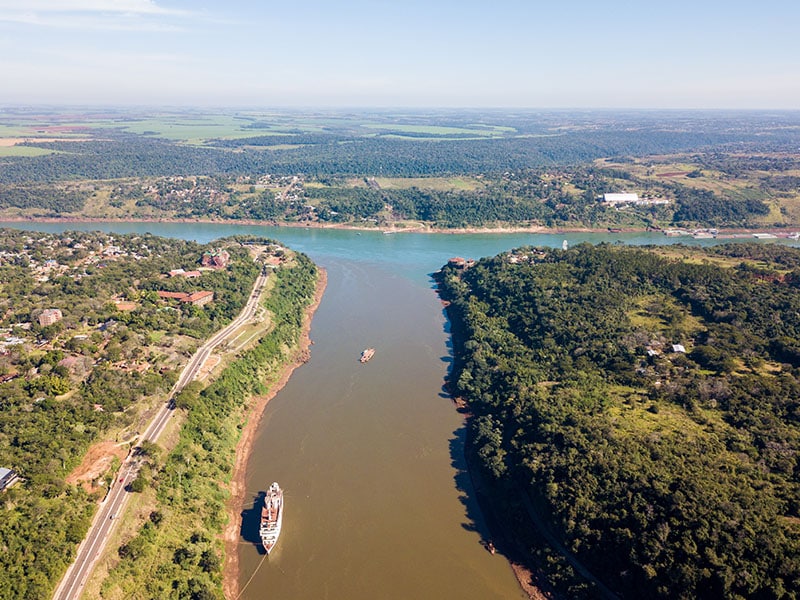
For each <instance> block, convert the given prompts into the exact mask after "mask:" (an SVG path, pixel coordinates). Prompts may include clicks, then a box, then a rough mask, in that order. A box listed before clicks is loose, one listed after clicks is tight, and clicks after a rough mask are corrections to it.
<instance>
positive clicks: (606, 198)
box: [603, 193, 639, 204]
mask: <svg viewBox="0 0 800 600" xmlns="http://www.w3.org/2000/svg"><path fill="white" fill-rule="evenodd" d="M603 202H605V203H606V204H635V203H637V202H639V194H627V193H624V194H618V193H617V194H603Z"/></svg>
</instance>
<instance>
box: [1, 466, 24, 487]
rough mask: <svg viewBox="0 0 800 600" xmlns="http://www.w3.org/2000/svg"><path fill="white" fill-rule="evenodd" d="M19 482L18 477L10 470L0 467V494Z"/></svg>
mask: <svg viewBox="0 0 800 600" xmlns="http://www.w3.org/2000/svg"><path fill="white" fill-rule="evenodd" d="M18 480H19V475H17V474H16V473H15V472H14V471H12V470H11V469H6V468H5V467H0V492H2V491H3V490H4V489H6V488H7V487H11V486H12V485H14V484H15V483H16V482H17V481H18Z"/></svg>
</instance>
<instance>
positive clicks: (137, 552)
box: [102, 254, 318, 599]
mask: <svg viewBox="0 0 800 600" xmlns="http://www.w3.org/2000/svg"><path fill="white" fill-rule="evenodd" d="M293 261H294V264H293V266H291V267H283V268H280V269H278V270H277V271H276V273H275V275H274V277H275V278H276V282H275V284H274V288H273V289H272V292H271V294H270V296H269V298H268V300H267V301H266V303H265V306H266V308H267V310H268V311H269V312H270V314H271V318H272V320H273V326H272V327H271V329H270V331H269V332H268V334H267V335H265V336H264V337H263V338H262V339H261V340H260V341H259V343H258V345H257V346H256V347H254V348H253V349H251V350H247V351H245V352H244V353H243V354H242V355H241V357H240V358H239V359H238V360H236V361H235V362H234V363H232V364H231V365H230V366H228V367H227V368H226V369H225V370H224V371H223V372H222V374H221V375H220V377H219V378H218V379H216V380H215V381H214V382H213V383H212V384H211V385H209V386H208V387H207V388H205V389H203V390H202V391H198V390H197V389H196V388H194V389H193V388H192V387H191V386H190V387H187V389H186V390H184V392H183V393H181V394H180V396H179V397H178V399H177V402H178V405H179V407H181V408H182V409H184V410H186V411H187V421H186V423H185V425H184V426H183V428H182V429H181V432H180V439H179V441H178V444H177V446H176V448H175V449H174V450H173V451H172V452H171V453H170V454H169V455H168V456H167V457H166V458H165V459H164V460H163V463H162V461H161V460H159V458H158V457H157V456H156V457H154V458H153V469H152V471H151V475H150V476H149V477H148V476H147V475H145V476H144V478H145V482H144V485H143V487H148V486H150V485H152V486H154V487H155V490H156V496H157V499H158V509H157V510H156V511H154V512H153V513H152V514H151V516H150V518H149V519H148V521H147V522H145V523H144V525H143V526H142V527H141V529H140V531H139V532H138V533H137V534H136V535H135V536H134V537H133V538H132V539H130V540H128V541H126V542H125V543H124V544H123V545H122V546H121V547H120V549H119V557H120V560H119V562H118V564H117V565H116V567H115V568H113V569H112V570H111V572H110V573H109V577H108V578H107V579H106V581H105V582H104V583H103V586H102V595H103V597H107V598H118V597H119V598H122V597H125V598H155V597H158V598H198V599H206V598H221V597H222V564H223V556H224V545H223V542H222V539H221V534H222V531H223V529H224V527H225V524H226V521H227V511H226V502H227V501H228V496H229V494H228V486H229V484H230V480H231V475H232V471H233V465H234V460H235V448H236V445H237V443H238V440H239V439H240V436H241V423H242V422H243V420H244V416H245V414H246V413H247V411H248V406H249V403H250V399H251V398H252V397H253V396H254V395H263V394H265V393H267V391H268V387H269V385H270V384H271V383H274V381H275V378H276V377H277V376H278V374H279V373H280V371H281V368H282V366H283V365H284V364H285V363H286V361H288V360H292V357H293V356H294V353H295V351H296V350H295V349H296V346H297V343H298V340H299V337H300V334H301V330H302V325H303V321H304V314H305V311H306V307H307V306H308V304H309V303H310V302H312V300H313V297H314V293H315V281H316V279H317V276H318V275H317V273H318V272H317V269H316V267H315V266H314V265H313V263H312V262H311V261H310V260H309V259H308V258H307V257H305V256H304V255H302V254H295V255H294V258H293ZM144 574H148V575H152V574H156V576H155V577H152V576H144Z"/></svg>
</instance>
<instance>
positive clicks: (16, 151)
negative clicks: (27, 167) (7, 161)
mask: <svg viewBox="0 0 800 600" xmlns="http://www.w3.org/2000/svg"><path fill="white" fill-rule="evenodd" d="M55 152H56V151H55V150H47V149H46V148H34V147H32V146H3V145H0V157H2V156H44V155H45V154H54V153H55Z"/></svg>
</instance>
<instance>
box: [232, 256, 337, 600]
mask: <svg viewBox="0 0 800 600" xmlns="http://www.w3.org/2000/svg"><path fill="white" fill-rule="evenodd" d="M317 269H318V271H319V278H318V279H317V286H316V289H315V291H314V299H313V301H312V302H311V304H309V305H308V307H307V308H306V311H305V316H304V318H303V327H302V330H301V332H300V339H299V341H298V348H297V352H296V354H295V359H294V360H293V362H290V363H287V364H286V365H285V366H284V367H283V368H282V369H281V371H280V374H279V377H278V379H277V380H276V381H275V383H274V384H272V386H271V387H270V390H269V393H267V394H265V395H263V396H258V397H255V398H254V399H253V404H252V405H251V407H250V409H249V411H248V413H247V415H246V422H245V425H244V427H243V429H242V437H241V438H240V439H239V443H238V444H237V445H236V458H235V460H234V466H233V474H232V477H231V482H230V486H229V488H230V492H231V497H230V499H229V500H228V523H227V525H226V526H225V530H224V533H223V542H224V543H225V563H224V565H223V570H222V571H223V581H222V590H223V593H224V595H225V597H226V598H236V597H238V595H239V555H238V553H237V546H238V538H239V527H240V516H241V507H242V503H243V502H244V497H245V492H246V490H245V474H246V471H247V461H248V459H249V458H250V453H251V450H252V447H253V442H254V441H255V436H256V431H257V430H258V425H259V424H260V423H261V416H262V415H263V414H264V409H265V408H266V407H267V404H269V401H270V400H272V398H274V397H275V396H276V395H277V393H278V392H279V391H280V390H281V389H283V387H284V386H285V385H286V383H287V382H288V381H289V378H290V377H291V375H292V373H293V372H294V370H295V369H296V368H297V367H299V366H301V365H303V364H304V363H305V362H306V361H307V360H308V355H309V347H310V346H311V338H310V336H309V334H310V332H311V321H312V318H313V316H314V313H315V312H316V310H317V308H318V307H319V304H320V302H321V301H322V296H323V294H324V293H325V287H326V286H327V283H328V274H327V272H326V271H325V269H323V268H321V267H317Z"/></svg>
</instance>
